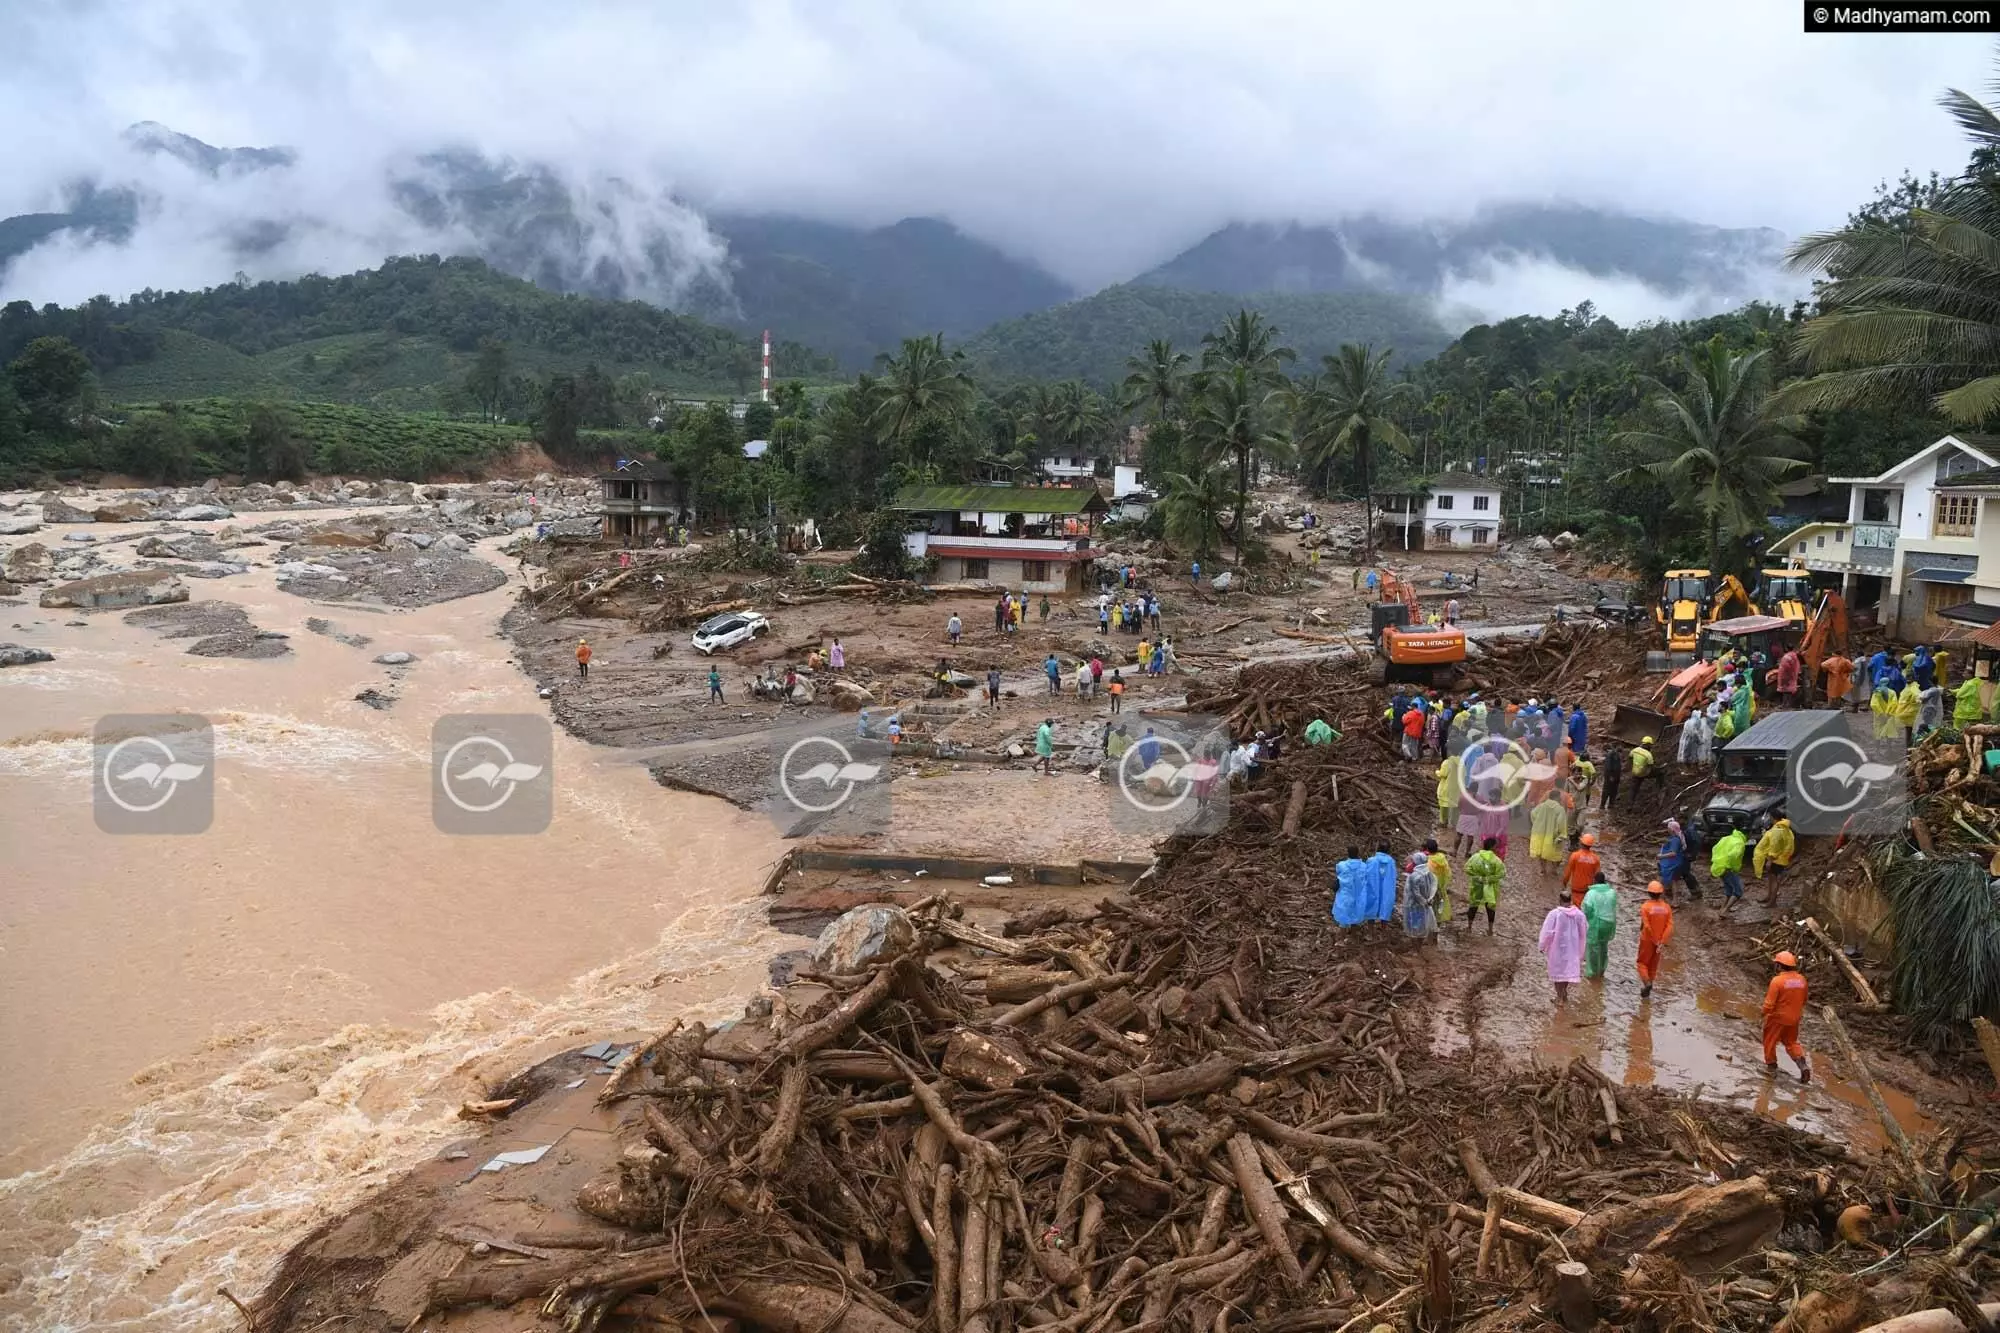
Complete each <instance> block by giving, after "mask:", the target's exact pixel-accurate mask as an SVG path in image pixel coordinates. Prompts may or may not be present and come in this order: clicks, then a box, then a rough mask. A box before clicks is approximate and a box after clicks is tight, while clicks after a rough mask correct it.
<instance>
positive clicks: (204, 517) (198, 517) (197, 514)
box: [167, 505, 236, 523]
mask: <svg viewBox="0 0 2000 1333" xmlns="http://www.w3.org/2000/svg"><path fill="white" fill-rule="evenodd" d="M167 517H168V518H171V519H173V520H174V521H175V522H177V523H215V522H219V521H221V520H222V519H225V518H235V517H236V511H235V510H233V509H225V508H224V507H223V506H221V505H188V506H187V507H186V508H184V509H176V510H174V512H173V513H171V514H169V515H167Z"/></svg>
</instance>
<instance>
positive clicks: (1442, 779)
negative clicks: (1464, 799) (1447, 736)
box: [1437, 754, 1465, 828]
mask: <svg viewBox="0 0 2000 1333" xmlns="http://www.w3.org/2000/svg"><path fill="white" fill-rule="evenodd" d="M1464 789H1465V764H1464V762H1463V760H1461V759H1460V757H1459V756H1457V755H1455V754H1454V755H1447V756H1446V757H1445V758H1444V759H1442V760H1440V761H1439V763H1438V775H1437V804H1438V827H1439V828H1450V827H1451V819H1452V816H1453V815H1454V814H1456V813H1457V811H1458V798H1459V797H1460V796H1461V795H1462V794H1463V793H1464Z"/></svg>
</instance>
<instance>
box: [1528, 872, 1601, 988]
mask: <svg viewBox="0 0 2000 1333" xmlns="http://www.w3.org/2000/svg"><path fill="white" fill-rule="evenodd" d="M1589 933H1590V921H1589V919H1588V918H1587V917H1585V916H1584V914H1583V909H1582V908H1581V907H1578V906H1577V905H1576V904H1575V903H1574V902H1572V901H1571V900H1570V897H1569V895H1568V894H1564V895H1563V899H1562V902H1561V903H1559V904H1557V906H1556V907H1555V908H1554V909H1552V910H1551V911H1550V912H1549V914H1548V915H1547V916H1545V917H1543V918H1542V936H1541V940H1540V945H1541V950H1542V953H1543V955H1544V956H1545V957H1546V958H1547V959H1548V960H1549V980H1550V981H1552V982H1554V983H1555V987H1556V1003H1557V1004H1559V1005H1560V1004H1567V1003H1569V988H1570V987H1571V986H1573V985H1575V984H1576V983H1577V982H1579V981H1581V980H1583V946H1584V942H1585V940H1586V938H1587V937H1588V935H1589Z"/></svg>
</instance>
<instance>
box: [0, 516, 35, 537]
mask: <svg viewBox="0 0 2000 1333" xmlns="http://www.w3.org/2000/svg"><path fill="white" fill-rule="evenodd" d="M41 530H42V520H40V519H39V518H27V517H25V516H23V515H20V514H9V515H7V516H6V517H4V518H0V537H25V536H27V535H28V534H29V533H31V532H40V531H41Z"/></svg>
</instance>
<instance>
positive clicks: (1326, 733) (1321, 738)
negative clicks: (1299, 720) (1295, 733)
mask: <svg viewBox="0 0 2000 1333" xmlns="http://www.w3.org/2000/svg"><path fill="white" fill-rule="evenodd" d="M1339 737H1340V733H1339V732H1337V731H1335V730H1334V729H1333V728H1332V727H1330V726H1328V725H1327V722H1326V719H1325V718H1320V717H1316V718H1314V719H1313V720H1312V721H1310V722H1308V723H1307V724H1306V744H1307V745H1331V744H1333V743H1334V741H1335V740H1337V739H1339Z"/></svg>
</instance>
